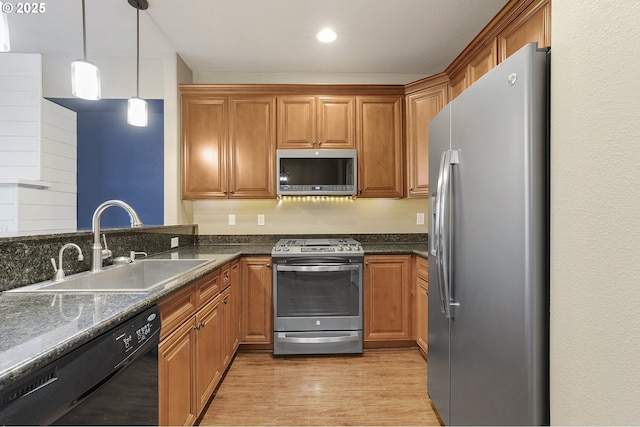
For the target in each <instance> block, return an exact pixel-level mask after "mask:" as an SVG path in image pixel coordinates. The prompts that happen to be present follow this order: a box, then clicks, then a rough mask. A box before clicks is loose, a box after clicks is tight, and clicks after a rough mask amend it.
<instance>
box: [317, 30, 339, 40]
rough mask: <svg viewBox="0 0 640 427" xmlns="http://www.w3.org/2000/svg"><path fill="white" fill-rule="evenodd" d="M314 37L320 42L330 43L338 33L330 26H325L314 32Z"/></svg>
mask: <svg viewBox="0 0 640 427" xmlns="http://www.w3.org/2000/svg"><path fill="white" fill-rule="evenodd" d="M316 38H317V39H318V40H319V41H321V42H322V43H331V42H332V41H335V40H336V39H337V38H338V35H337V34H336V32H335V31H333V30H332V29H331V28H325V29H324V30H322V31H320V32H319V33H318V34H316Z"/></svg>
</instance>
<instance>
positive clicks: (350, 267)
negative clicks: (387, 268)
mask: <svg viewBox="0 0 640 427" xmlns="http://www.w3.org/2000/svg"><path fill="white" fill-rule="evenodd" d="M360 268H361V265H360V264H337V265H336V264H334V265H279V264H276V270H278V271H300V272H310V273H316V272H330V271H356V270H359V269H360Z"/></svg>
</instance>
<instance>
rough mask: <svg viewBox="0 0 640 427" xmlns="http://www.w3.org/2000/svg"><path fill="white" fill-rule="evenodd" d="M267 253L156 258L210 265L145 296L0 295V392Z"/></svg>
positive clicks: (391, 246) (404, 250)
mask: <svg viewBox="0 0 640 427" xmlns="http://www.w3.org/2000/svg"><path fill="white" fill-rule="evenodd" d="M423 246H424V248H423ZM272 247H273V244H216V245H198V246H189V247H181V248H177V249H175V250H172V251H168V252H164V253H161V254H158V255H155V256H153V257H151V258H154V259H208V260H212V261H211V262H210V263H206V266H202V267H201V268H197V269H195V270H194V271H192V272H187V273H185V274H183V275H181V276H178V277H176V278H175V279H173V280H171V281H169V282H167V283H166V284H164V285H163V286H160V287H158V288H155V289H152V290H150V291H148V292H97V293H93V292H72V291H65V292H36V293H34V292H30V293H25V292H2V293H0V389H3V388H5V387H6V386H8V385H9V384H11V383H13V382H15V381H16V380H18V379H20V378H22V377H24V376H26V375H28V374H30V373H31V372H33V371H35V370H36V369H38V368H40V367H42V366H45V365H46V364H47V363H50V362H52V361H54V360H56V359H57V358H59V357H61V356H62V355H64V354H66V353H68V352H69V351H71V350H73V349H75V348H77V347H79V346H81V345H83V344H85V343H87V342H88V341H90V340H91V339H93V338H95V337H97V336H98V335H100V334H102V333H105V332H107V331H108V330H110V329H111V328H113V327H115V326H117V325H118V324H120V323H121V322H123V321H124V320H126V319H127V318H129V317H131V316H133V315H135V314H137V313H139V312H141V311H143V310H145V309H147V308H148V307H150V306H152V305H154V304H156V303H158V301H160V300H162V299H163V298H165V297H166V296H168V295H170V294H171V293H173V292H175V291H176V290H178V289H181V288H183V287H184V286H187V285H188V284H189V283H191V282H193V281H194V280H196V279H197V278H199V277H201V276H204V275H205V274H208V273H210V272H211V271H213V270H215V269H216V268H218V267H220V266H222V265H223V264H225V263H227V262H229V261H231V260H233V259H235V258H237V257H239V256H242V255H271V249H272ZM363 249H364V251H365V255H375V254H417V255H419V256H423V257H425V258H426V257H427V252H426V249H427V248H426V244H420V243H417V244H416V243H413V244H411V243H381V244H364V245H363ZM113 268H118V267H113ZM69 277H71V276H69Z"/></svg>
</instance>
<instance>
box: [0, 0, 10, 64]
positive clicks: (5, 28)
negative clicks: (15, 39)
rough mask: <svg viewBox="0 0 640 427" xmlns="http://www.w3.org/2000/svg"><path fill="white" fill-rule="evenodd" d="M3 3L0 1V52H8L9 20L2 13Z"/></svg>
mask: <svg viewBox="0 0 640 427" xmlns="http://www.w3.org/2000/svg"><path fill="white" fill-rule="evenodd" d="M2 6H3V3H2V2H1V1H0V52H9V51H10V50H11V43H9V20H8V18H7V14H6V13H5V12H4V7H2Z"/></svg>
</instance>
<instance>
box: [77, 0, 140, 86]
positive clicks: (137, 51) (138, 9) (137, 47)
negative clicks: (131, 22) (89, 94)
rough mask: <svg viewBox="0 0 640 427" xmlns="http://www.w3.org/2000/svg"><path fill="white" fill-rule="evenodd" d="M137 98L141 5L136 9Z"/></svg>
mask: <svg viewBox="0 0 640 427" xmlns="http://www.w3.org/2000/svg"><path fill="white" fill-rule="evenodd" d="M82 1H83V2H84V0H82ZM136 98H140V5H138V7H137V8H136Z"/></svg>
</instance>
